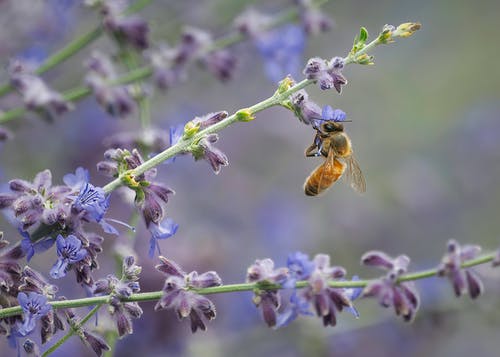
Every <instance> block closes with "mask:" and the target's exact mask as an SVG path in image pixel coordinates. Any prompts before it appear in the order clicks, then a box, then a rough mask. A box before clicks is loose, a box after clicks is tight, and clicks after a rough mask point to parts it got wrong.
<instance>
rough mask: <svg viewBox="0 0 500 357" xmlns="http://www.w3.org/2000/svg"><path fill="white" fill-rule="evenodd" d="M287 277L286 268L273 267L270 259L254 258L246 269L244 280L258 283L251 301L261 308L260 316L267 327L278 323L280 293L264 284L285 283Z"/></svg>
mask: <svg viewBox="0 0 500 357" xmlns="http://www.w3.org/2000/svg"><path fill="white" fill-rule="evenodd" d="M288 277H289V271H288V269H287V268H278V269H275V268H274V262H273V261H272V260H271V259H262V260H256V261H255V263H254V264H252V265H251V266H250V267H249V268H248V270H247V278H246V281H247V282H249V283H258V284H259V285H260V286H259V288H258V289H255V296H254V298H253V302H254V304H255V306H256V307H258V308H260V309H261V310H262V317H263V319H264V321H265V322H266V324H267V325H268V326H269V327H274V326H276V324H277V323H278V309H279V307H280V305H281V295H280V292H279V290H277V289H276V288H274V289H266V285H270V284H285V283H286V281H287V279H288Z"/></svg>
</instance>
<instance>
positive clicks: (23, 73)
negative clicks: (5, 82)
mask: <svg viewBox="0 0 500 357" xmlns="http://www.w3.org/2000/svg"><path fill="white" fill-rule="evenodd" d="M9 76H10V83H11V84H12V86H13V87H14V88H15V89H16V90H17V91H18V92H19V93H20V94H21V95H22V97H23V99H24V103H25V105H26V108H27V109H29V110H34V111H38V112H39V113H41V114H43V115H44V116H45V117H46V118H47V119H52V118H53V117H54V116H57V115H60V114H63V113H65V112H67V111H69V110H70V109H72V105H71V104H70V103H68V102H67V101H66V100H65V99H64V98H63V96H62V95H61V94H60V93H58V92H55V91H54V90H52V89H50V88H49V87H48V86H47V84H46V83H45V82H44V81H43V80H42V79H41V78H40V77H39V76H37V75H36V74H35V73H34V71H33V69H32V68H30V66H29V64H27V63H24V62H22V61H21V60H14V61H12V62H11V63H10V65H9Z"/></svg>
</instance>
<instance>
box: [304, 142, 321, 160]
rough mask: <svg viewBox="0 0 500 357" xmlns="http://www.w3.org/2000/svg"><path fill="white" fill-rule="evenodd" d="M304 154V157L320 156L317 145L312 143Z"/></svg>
mask: <svg viewBox="0 0 500 357" xmlns="http://www.w3.org/2000/svg"><path fill="white" fill-rule="evenodd" d="M305 154H306V157H316V156H320V155H321V153H320V148H319V147H318V145H316V143H314V144H312V145H311V146H309V147H308V148H307V149H306V153H305Z"/></svg>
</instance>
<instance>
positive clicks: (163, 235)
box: [148, 218, 179, 258]
mask: <svg viewBox="0 0 500 357" xmlns="http://www.w3.org/2000/svg"><path fill="white" fill-rule="evenodd" d="M178 228H179V225H178V224H177V223H175V222H174V221H173V220H172V219H171V218H165V219H164V220H163V221H161V222H160V223H151V224H150V225H149V226H148V229H149V231H150V232H151V238H150V240H149V257H150V258H152V257H153V256H154V253H155V249H157V250H158V254H161V252H160V245H159V243H158V240H159V239H167V238H170V237H172V236H173V235H174V234H175V233H176V232H177V229H178Z"/></svg>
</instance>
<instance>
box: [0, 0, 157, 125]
mask: <svg viewBox="0 0 500 357" xmlns="http://www.w3.org/2000/svg"><path fill="white" fill-rule="evenodd" d="M150 2H151V0H138V1H136V2H135V3H134V4H132V5H131V6H130V7H129V8H128V9H127V11H126V14H133V13H135V12H138V11H140V10H142V9H143V8H144V7H145V6H147V5H148V4H149V3H150ZM102 33H103V28H102V26H100V25H99V26H97V27H95V28H93V29H92V30H90V31H89V32H87V33H85V34H83V35H82V36H80V37H78V38H76V39H74V40H73V41H71V42H70V43H68V44H67V45H66V46H64V47H63V48H62V49H60V50H59V51H57V52H56V53H54V54H53V55H52V56H50V57H49V58H47V59H46V60H45V61H44V62H43V63H42V64H41V65H40V66H39V67H38V68H37V69H36V70H35V73H36V74H42V73H45V72H47V71H48V70H50V69H52V68H54V67H55V66H57V65H58V64H59V63H62V62H64V61H65V60H67V59H68V58H70V57H72V56H73V55H74V54H76V53H77V52H79V51H80V50H82V49H83V48H85V47H86V46H88V45H89V44H91V43H92V42H94V41H95V40H97V39H98V38H99V37H100V36H101V35H102ZM12 89H14V88H13V87H12V86H11V85H10V83H5V84H3V85H1V86H0V97H2V96H4V95H5V94H7V93H9V92H11V91H12ZM14 113H18V114H19V115H22V114H23V113H24V112H23V113H19V112H14ZM14 113H12V114H11V115H13V114H14ZM6 121H7V120H6Z"/></svg>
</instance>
